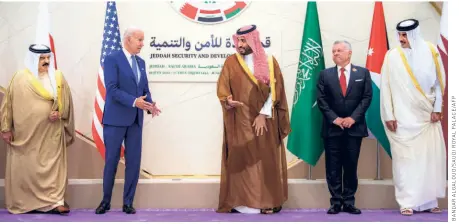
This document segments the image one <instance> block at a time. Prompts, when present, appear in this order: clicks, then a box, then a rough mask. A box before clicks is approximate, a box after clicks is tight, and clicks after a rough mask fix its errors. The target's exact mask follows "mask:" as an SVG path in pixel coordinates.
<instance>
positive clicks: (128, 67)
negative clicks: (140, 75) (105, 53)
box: [119, 51, 138, 84]
mask: <svg viewBox="0 0 459 224" xmlns="http://www.w3.org/2000/svg"><path fill="white" fill-rule="evenodd" d="M119 60H120V61H121V63H122V64H121V66H120V67H121V69H123V68H124V71H125V72H126V73H127V74H130V76H131V78H132V80H133V81H134V82H135V83H136V84H137V80H136V79H135V74H134V72H133V71H132V67H131V65H130V64H129V61H128V59H127V58H126V55H125V54H124V52H123V51H121V52H120V54H119ZM137 65H138V64H137Z"/></svg>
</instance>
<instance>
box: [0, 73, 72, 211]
mask: <svg viewBox="0 0 459 224" xmlns="http://www.w3.org/2000/svg"><path fill="white" fill-rule="evenodd" d="M56 82H57V87H58V88H57V91H58V94H57V95H58V98H57V100H54V99H53V94H52V93H50V92H49V91H48V90H46V88H44V86H43V85H42V84H41V82H40V81H39V80H38V79H37V78H36V77H35V76H34V75H33V74H32V73H31V72H30V71H29V70H27V69H25V70H21V71H19V72H17V73H16V74H15V75H14V77H13V79H12V80H11V82H10V85H9V87H8V89H7V91H6V93H5V96H4V97H3V101H2V104H1V107H0V115H1V117H0V131H2V132H6V131H12V132H13V141H12V142H11V145H7V152H6V174H5V199H6V208H7V209H8V211H9V212H11V213H14V214H19V213H26V212H29V211H32V210H40V211H43V210H51V209H52V208H53V206H55V205H57V204H62V205H63V201H64V194H65V190H66V187H67V150H66V149H67V146H68V145H70V144H72V143H73V142H74V140H75V127H74V117H73V103H72V97H71V92H70V88H69V86H68V84H67V82H66V81H65V79H64V77H63V75H62V73H61V72H60V71H56ZM53 110H58V111H59V115H60V117H61V119H60V120H57V121H54V122H51V121H50V120H49V119H48V116H49V114H50V113H51V111H53Z"/></svg>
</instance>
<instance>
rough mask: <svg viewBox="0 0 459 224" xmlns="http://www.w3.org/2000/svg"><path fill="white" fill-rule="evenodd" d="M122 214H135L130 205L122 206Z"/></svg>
mask: <svg viewBox="0 0 459 224" xmlns="http://www.w3.org/2000/svg"><path fill="white" fill-rule="evenodd" d="M123 212H125V213H126V214H135V208H134V207H132V205H123Z"/></svg>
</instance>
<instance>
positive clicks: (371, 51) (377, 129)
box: [366, 2, 391, 156]
mask: <svg viewBox="0 0 459 224" xmlns="http://www.w3.org/2000/svg"><path fill="white" fill-rule="evenodd" d="M388 50H389V42H388V39H387V29H386V21H385V19H384V9H383V5H382V2H375V7H374V12H373V23H372V25H371V34H370V43H369V46H368V55H367V63H366V68H367V69H368V70H369V71H370V74H371V80H372V84H371V85H372V88H373V98H372V100H371V104H370V107H369V108H368V110H367V113H366V121H367V126H368V128H369V129H370V131H371V133H372V135H373V136H375V137H376V139H377V140H378V141H379V143H380V144H381V146H382V147H383V148H384V150H385V151H386V152H387V154H388V155H389V156H391V153H390V144H389V140H388V139H387V136H386V132H385V131H384V124H383V122H382V120H381V111H380V84H381V67H382V65H383V62H384V57H385V55H386V52H387V51H388Z"/></svg>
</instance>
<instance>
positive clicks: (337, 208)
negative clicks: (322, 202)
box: [327, 205, 341, 214]
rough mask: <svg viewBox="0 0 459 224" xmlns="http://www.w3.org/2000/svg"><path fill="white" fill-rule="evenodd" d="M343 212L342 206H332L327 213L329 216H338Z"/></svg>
mask: <svg viewBox="0 0 459 224" xmlns="http://www.w3.org/2000/svg"><path fill="white" fill-rule="evenodd" d="M339 212H341V205H332V206H330V208H329V209H328V211H327V214H338V213H339Z"/></svg>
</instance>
